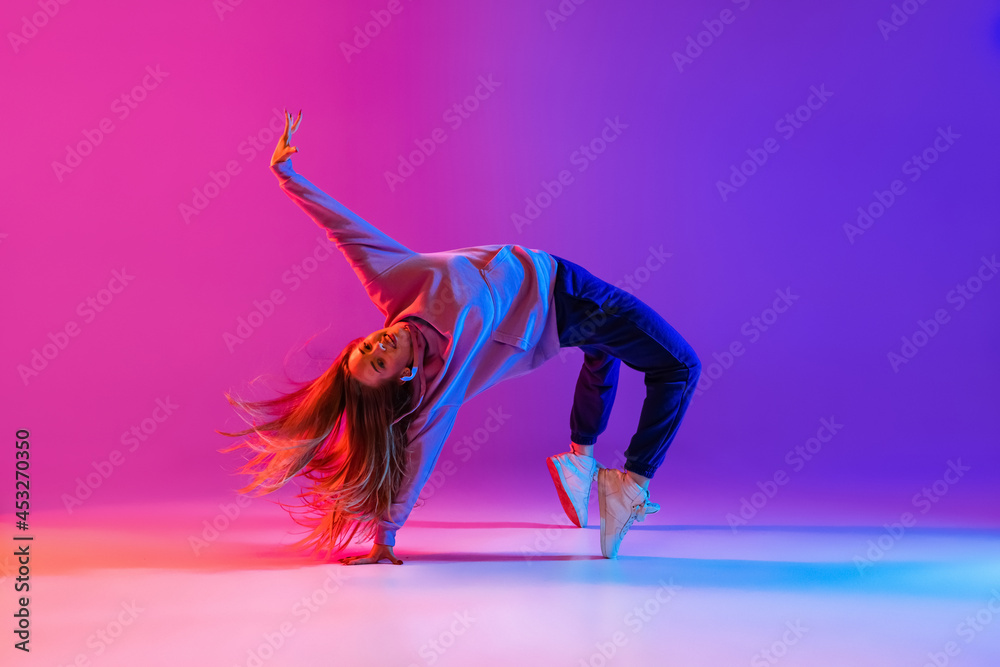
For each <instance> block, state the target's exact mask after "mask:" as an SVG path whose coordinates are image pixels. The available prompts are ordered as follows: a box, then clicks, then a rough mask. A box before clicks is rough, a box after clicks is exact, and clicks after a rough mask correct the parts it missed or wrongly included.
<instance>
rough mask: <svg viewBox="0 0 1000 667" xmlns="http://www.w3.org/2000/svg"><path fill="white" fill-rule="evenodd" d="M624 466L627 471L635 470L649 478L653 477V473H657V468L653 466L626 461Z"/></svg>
mask: <svg viewBox="0 0 1000 667" xmlns="http://www.w3.org/2000/svg"><path fill="white" fill-rule="evenodd" d="M624 467H625V470H626V471H629V472H634V473H635V474H636V475H642V476H643V477H646V478H648V479H653V475H654V474H655V473H656V468H653V467H652V466H645V465H641V464H629V463H626V464H625V466H624Z"/></svg>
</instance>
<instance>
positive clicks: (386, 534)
mask: <svg viewBox="0 0 1000 667" xmlns="http://www.w3.org/2000/svg"><path fill="white" fill-rule="evenodd" d="M375 544H384V545H385V546H387V547H394V546H396V529H395V528H385V527H384V526H379V527H378V530H376V531H375Z"/></svg>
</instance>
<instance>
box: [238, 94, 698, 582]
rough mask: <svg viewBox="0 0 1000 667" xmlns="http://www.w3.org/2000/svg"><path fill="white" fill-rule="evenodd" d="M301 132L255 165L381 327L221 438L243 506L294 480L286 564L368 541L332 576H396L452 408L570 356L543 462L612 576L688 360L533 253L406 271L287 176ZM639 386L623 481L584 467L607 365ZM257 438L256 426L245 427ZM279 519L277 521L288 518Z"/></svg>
mask: <svg viewBox="0 0 1000 667" xmlns="http://www.w3.org/2000/svg"><path fill="white" fill-rule="evenodd" d="M301 121H302V112H301V111H300V112H299V114H298V117H297V118H296V119H295V120H294V122H292V116H291V114H289V113H288V112H287V111H286V112H285V130H284V132H283V134H282V136H281V137H280V139H279V140H278V145H277V146H276V147H275V150H274V154H273V156H272V158H271V169H272V171H273V172H274V174H275V175H276V176H277V177H278V181H279V183H280V185H281V188H282V189H283V190H284V191H285V194H287V195H288V196H289V197H290V198H291V199H292V201H294V202H295V203H296V204H298V205H299V206H300V207H301V208H302V209H303V210H304V211H305V212H306V213H307V214H308V215H309V216H310V217H311V218H312V219H313V220H314V221H315V222H316V223H317V224H319V225H320V226H321V227H323V228H324V229H325V230H326V231H327V235H328V237H329V238H330V240H331V241H333V242H334V243H335V244H336V245H337V247H338V248H339V249H340V250H341V252H342V253H343V254H344V257H345V258H346V259H347V261H348V263H349V264H350V265H351V267H352V268H353V269H354V271H355V273H356V274H357V276H358V279H359V280H360V281H361V283H362V284H363V285H364V287H365V290H366V291H367V293H368V296H369V297H370V298H371V300H372V302H373V303H374V304H375V306H376V307H378V309H379V310H380V311H381V312H382V313H383V314H384V315H385V318H386V320H385V327H384V328H382V329H379V330H378V331H374V332H372V333H370V334H368V335H367V336H364V337H363V338H358V339H356V340H353V341H351V342H350V343H348V344H347V346H346V347H344V349H343V350H342V351H341V352H340V354H339V355H338V356H337V358H336V359H335V360H334V361H333V363H332V364H331V365H330V367H329V368H328V369H327V370H326V371H325V372H323V374H322V375H320V376H319V377H318V378H316V379H315V380H312V381H311V382H307V383H305V384H303V385H302V386H300V387H299V388H298V389H297V390H295V391H293V392H292V393H290V394H287V395H281V396H279V397H277V398H274V399H271V400H265V401H256V402H244V401H238V400H234V399H233V398H232V397H231V396H230V395H229V394H227V395H226V397H227V399H228V400H229V402H230V403H231V404H232V405H234V406H236V407H240V408H242V409H244V410H246V411H247V412H248V413H249V414H250V415H251V416H252V417H253V418H254V421H250V422H248V423H250V424H251V426H250V428H248V429H246V430H244V431H240V432H238V433H223V435H227V436H233V437H240V436H246V435H251V434H252V435H251V437H250V439H248V440H246V441H244V442H242V443H238V444H236V445H233V446H230V447H226V448H224V449H223V450H222V451H231V450H234V449H237V448H238V447H240V446H241V445H245V446H247V447H248V448H249V450H250V451H251V452H252V453H253V456H252V457H251V458H250V459H249V460H248V461H247V462H246V463H245V464H244V465H243V466H242V467H241V468H240V471H239V472H241V473H246V474H250V475H252V476H253V477H252V480H251V481H250V483H249V484H248V485H247V486H246V487H244V488H243V489H240V492H242V493H250V492H255V493H256V494H257V495H262V494H266V493H270V492H272V491H275V490H277V489H279V488H280V487H282V486H283V485H284V484H285V483H286V482H288V481H289V480H290V479H291V478H292V477H294V476H295V475H301V476H302V478H304V479H306V480H308V482H309V483H308V486H306V488H305V489H304V490H302V492H300V493H299V494H298V496H297V497H298V498H300V499H302V500H303V501H304V502H303V506H302V507H303V508H304V511H303V514H304V515H305V517H306V518H305V520H304V521H300V520H299V519H296V522H297V523H299V524H300V525H304V526H306V527H309V528H311V532H310V533H309V534H308V535H307V536H306V537H305V538H303V539H302V540H300V541H299V542H298V543H297V546H310V545H311V546H313V547H314V548H321V549H329V550H331V551H339V550H341V549H343V548H344V547H346V546H347V545H348V544H349V543H350V542H351V540H352V539H353V538H355V537H356V536H357V537H358V538H359V539H373V541H374V543H373V546H372V549H371V551H370V553H369V554H368V555H366V556H350V557H347V558H342V559H341V562H342V563H345V564H357V563H378V562H381V561H382V560H385V559H387V560H389V561H390V562H392V563H395V564H397V565H399V564H402V561H401V560H400V559H399V558H397V557H396V555H395V554H394V553H393V546H394V545H395V544H396V532H397V531H398V530H399V529H400V527H402V525H403V523H404V522H405V521H406V518H407V517H408V516H409V514H410V511H411V510H412V509H413V506H414V504H415V503H416V501H417V497H418V496H419V495H420V491H421V489H422V488H423V486H424V484H425V483H426V482H427V479H428V477H429V476H430V474H431V472H432V471H433V469H434V466H435V464H436V462H437V460H438V456H439V455H440V453H441V450H442V448H443V446H444V443H445V440H446V439H447V437H448V434H449V433H450V432H451V429H452V426H453V424H454V422H455V417H456V415H457V413H458V410H459V408H460V407H461V406H462V404H463V403H465V402H466V401H468V400H469V399H470V398H472V397H473V396H475V395H477V394H479V393H480V392H482V391H483V390H485V389H488V388H489V387H491V386H493V385H495V384H496V383H498V382H500V381H501V380H504V379H507V378H512V377H516V376H519V375H523V374H525V373H528V372H529V371H531V370H533V369H535V368H537V367H538V366H539V365H541V364H542V363H543V362H545V361H546V360H548V359H550V358H551V357H553V356H555V355H556V354H558V352H559V348H560V347H567V346H575V347H579V348H580V349H581V350H582V351H583V352H584V360H583V368H582V369H581V370H580V375H579V378H578V380H577V383H576V393H575V394H574V397H573V407H572V410H571V412H570V451H568V452H565V453H563V454H559V455H557V456H551V457H549V458H548V459H547V463H548V468H549V471H550V473H551V475H552V479H553V482H554V483H555V486H556V491H557V493H558V496H559V499H560V502H561V504H562V506H563V509H564V510H565V511H566V514H567V516H568V517H569V519H570V521H572V522H573V523H574V524H575V525H577V526H581V527H582V526H586V525H587V504H588V501H589V499H590V492H591V485H592V483H593V481H594V480H595V479H596V480H597V487H598V495H599V500H600V512H601V553H602V554H603V555H604V556H605V557H606V558H617V556H618V550H619V546H620V545H621V542H622V539H623V538H624V536H625V534H626V533H627V531H628V529H629V527H630V526H631V525H632V523H633V522H634V521H636V520H638V521H642V520H643V519H644V518H645V515H646V514H647V513H651V512H654V511H656V510H658V509H659V506H658V505H656V504H655V503H652V502H650V501H649V490H648V489H649V480H650V479H651V478H652V477H653V474H654V473H655V472H656V469H657V468H658V467H659V466H660V464H661V463H662V461H663V458H664V456H665V454H666V452H667V448H668V447H669V446H670V444H671V442H672V441H673V439H674V435H675V434H676V432H677V428H678V426H679V424H680V422H681V419H682V418H683V416H684V413H685V411H686V410H687V407H688V404H689V403H690V401H691V398H692V396H693V393H694V389H695V385H696V383H697V381H698V377H699V374H700V372H701V363H700V361H699V359H698V357H697V355H696V354H695V352H694V350H693V349H692V348H691V346H690V345H688V343H687V342H686V341H685V340H684V339H683V338H682V337H681V336H680V334H678V333H677V331H675V330H674V329H673V328H672V327H671V326H670V325H669V324H667V323H666V322H665V321H664V320H663V318H662V317H660V316H659V315H657V314H656V313H655V312H653V310H652V309H651V308H649V307H648V306H647V305H646V304H644V303H642V302H641V301H639V300H638V299H637V298H635V297H634V296H633V295H631V294H629V293H628V292H625V291H623V290H621V289H619V288H617V287H614V286H612V285H609V284H608V283H606V282H604V281H602V280H600V279H599V278H596V277H594V276H593V275H591V274H590V273H589V272H587V271H586V270H585V269H583V268H581V267H580V266H578V265H576V264H574V263H572V262H569V261H567V260H565V259H561V258H559V257H556V256H554V255H551V254H549V253H546V252H543V251H540V250H530V249H527V248H524V247H521V246H518V245H490V246H479V247H474V248H463V249H460V250H452V251H448V252H435V253H419V252H414V251H413V250H410V249H409V248H407V247H405V246H404V245H402V244H401V243H399V242H397V241H395V240H393V239H392V238H390V237H388V236H387V235H385V234H384V233H382V232H381V231H379V230H378V229H376V228H375V227H374V226H372V225H371V224H369V223H368V222H366V221H365V220H363V219H361V218H360V217H359V216H358V215H356V214H355V213H353V212H352V211H350V210H348V209H347V208H346V207H345V206H344V205H342V204H341V203H340V202H338V201H336V200H334V199H333V198H331V197H330V196H328V195H327V194H325V193H324V192H322V191H321V190H320V189H318V188H317V187H316V186H314V185H313V184H312V183H310V182H309V181H308V180H306V179H305V178H303V177H302V176H300V175H299V174H297V173H296V172H295V171H294V170H293V169H292V163H291V160H290V158H291V155H292V154H293V153H297V152H298V148H295V147H293V146H291V145H290V143H289V142H290V138H291V135H292V133H294V132H295V131H296V130H297V129H298V127H299V124H300V123H301ZM622 363H624V364H625V365H627V366H629V367H630V368H633V369H635V370H638V371H640V372H642V373H644V374H645V384H646V398H645V400H644V401H643V404H642V411H641V414H640V417H639V425H638V428H637V430H636V432H635V435H633V437H632V440H631V442H630V443H629V446H628V449H627V450H626V451H625V463H624V466H623V467H624V470H616V469H610V468H605V467H604V466H602V465H600V464H599V463H598V462H597V461H596V459H595V458H594V456H593V449H594V443H596V442H597V438H598V436H600V435H601V433H602V432H604V430H605V428H606V427H607V422H608V417H609V415H610V412H611V407H612V404H613V403H614V399H615V391H616V388H617V384H618V371H619V368H620V365H621V364H622ZM256 421H259V422H260V423H255V422H256ZM287 509H292V508H287Z"/></svg>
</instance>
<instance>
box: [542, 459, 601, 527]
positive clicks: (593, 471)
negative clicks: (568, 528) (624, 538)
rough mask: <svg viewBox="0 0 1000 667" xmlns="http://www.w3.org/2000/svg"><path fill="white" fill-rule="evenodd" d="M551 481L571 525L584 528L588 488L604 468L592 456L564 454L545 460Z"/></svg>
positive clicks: (588, 495)
mask: <svg viewBox="0 0 1000 667" xmlns="http://www.w3.org/2000/svg"><path fill="white" fill-rule="evenodd" d="M545 462H546V463H547V464H548V466H549V473H550V474H551V475H552V481H553V482H555V485H556V492H557V493H558V494H559V502H561V503H562V506H563V509H564V510H565V511H566V516H568V517H569V520H570V521H572V522H573V525H575V526H579V527H580V528H584V527H586V525H587V505H588V504H589V503H590V487H591V486H592V485H593V483H594V479H595V478H596V477H597V471H598V470H599V469H601V468H604V466H602V465H601V464H600V463H598V461H597V459H595V458H594V457H592V456H581V455H580V454H574V453H572V452H565V453H563V454H559V455H558V456H550V457H549V458H547V459H545Z"/></svg>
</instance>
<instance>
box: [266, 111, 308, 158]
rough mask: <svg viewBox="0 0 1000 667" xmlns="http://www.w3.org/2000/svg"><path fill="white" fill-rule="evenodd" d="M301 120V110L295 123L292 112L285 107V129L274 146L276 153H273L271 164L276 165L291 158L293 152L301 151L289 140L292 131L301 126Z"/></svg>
mask: <svg viewBox="0 0 1000 667" xmlns="http://www.w3.org/2000/svg"><path fill="white" fill-rule="evenodd" d="M301 121H302V112H301V111H299V116H298V118H296V119H295V123H294V124H293V123H292V114H290V113H289V112H288V110H287V109H285V131H284V132H282V133H281V136H280V137H278V144H277V145H276V146H275V147H274V153H273V154H272V155H271V166H274V165H276V164H278V163H279V162H284V161H285V160H287V159H288V158H290V157H291V156H292V154H293V153H298V152H299V149H298V148H296V147H295V146H290V145H289V140H290V139H291V137H292V133H293V132H295V130H297V129H298V128H299V123H300V122H301Z"/></svg>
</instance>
